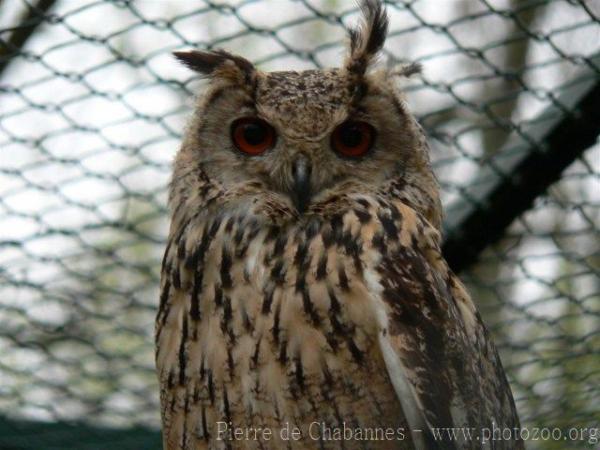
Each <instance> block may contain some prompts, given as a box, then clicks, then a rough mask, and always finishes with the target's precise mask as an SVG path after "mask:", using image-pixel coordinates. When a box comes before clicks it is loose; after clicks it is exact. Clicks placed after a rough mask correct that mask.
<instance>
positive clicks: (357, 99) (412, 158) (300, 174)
mask: <svg viewBox="0 0 600 450" xmlns="http://www.w3.org/2000/svg"><path fill="white" fill-rule="evenodd" d="M361 9H362V12H363V20H362V23H361V24H360V25H359V26H358V27H357V28H356V29H354V30H351V31H350V36H349V37H350V45H349V51H348V56H347V58H346V61H345V64H344V65H343V67H341V68H334V69H326V70H306V71H302V72H292V71H289V72H288V71H285V72H263V71H260V70H258V69H257V68H256V67H255V66H254V65H253V64H252V63H251V62H249V61H248V60H246V59H244V58H242V57H240V56H235V55H232V54H230V53H227V52H225V51H206V52H200V51H190V52H176V53H175V56H176V57H177V58H178V59H179V60H180V61H182V62H183V63H184V64H185V65H186V66H188V67H189V68H191V69H193V70H194V71H196V72H199V73H200V74H202V75H204V76H206V77H208V79H209V83H208V87H207V89H206V90H205V91H204V93H203V95H202V96H201V97H200V98H199V99H198V104H197V107H196V111H195V114H194V116H193V118H192V120H191V122H190V124H189V125H188V129H187V132H186V137H185V140H184V142H183V145H182V148H181V151H180V152H179V154H178V157H177V160H176V163H175V169H174V175H173V182H172V185H171V201H172V203H174V204H178V205H179V204H181V201H182V200H184V201H186V202H188V203H189V205H187V206H188V207H193V208H213V207H214V208H217V209H219V210H221V211H222V210H223V209H231V210H236V209H239V208H246V209H248V208H250V209H251V212H252V213H254V214H257V215H263V216H264V217H266V218H268V219H269V220H275V221H278V222H281V221H286V220H290V221H297V220H298V219H302V218H303V217H310V216H311V215H313V216H314V215H322V214H327V213H328V212H334V213H337V212H339V209H340V208H342V209H343V208H348V207H352V203H353V202H356V199H358V198H360V197H361V196H365V195H367V196H373V195H375V196H380V197H384V198H386V199H390V197H397V198H401V199H402V200H403V201H405V202H407V203H409V204H410V206H412V207H413V208H415V209H416V210H417V211H418V212H420V213H421V214H423V216H424V217H426V218H427V219H428V220H429V221H430V222H431V223H432V224H433V225H434V226H436V227H439V223H440V215H441V212H440V206H439V195H438V188H437V183H436V181H435V178H434V176H433V173H432V171H431V167H430V163H429V156H428V148H427V143H426V140H425V137H424V135H423V132H422V129H421V128H420V126H419V125H418V124H417V122H416V120H415V119H414V117H413V116H412V115H411V113H410V112H409V110H408V108H407V105H406V102H405V101H404V99H403V96H402V94H401V92H400V91H399V89H398V86H397V84H398V79H399V78H402V77H405V76H410V75H411V74H413V73H415V72H418V71H419V67H418V66H417V65H407V66H404V67H402V68H400V69H395V70H387V69H378V70H373V68H372V65H373V62H374V60H375V59H376V57H377V55H378V53H379V51H380V50H381V48H382V47H383V44H384V41H385V37H386V33H387V27H388V18H387V15H386V12H385V10H384V9H383V8H382V6H381V4H380V2H379V1H376V0H365V1H363V2H362V4H361Z"/></svg>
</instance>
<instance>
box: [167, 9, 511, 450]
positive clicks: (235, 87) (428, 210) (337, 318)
mask: <svg viewBox="0 0 600 450" xmlns="http://www.w3.org/2000/svg"><path fill="white" fill-rule="evenodd" d="M363 11H364V15H365V20H364V23H363V25H362V27H361V28H359V29H357V30H356V31H353V32H352V33H351V45H350V54H349V57H348V59H347V61H346V62H345V65H344V67H342V68H340V69H329V70H310V71H304V72H271V73H265V72H261V71H259V70H257V69H256V68H254V66H253V65H252V64H251V63H250V62H248V61H247V60H245V59H243V58H241V57H239V56H233V55H230V54H228V53H226V52H187V53H178V54H177V57H178V58H179V59H181V60H182V61H183V62H184V63H185V64H187V65H188V66H189V67H191V68H192V69H194V70H197V71H199V72H200V73H202V74H204V75H206V76H208V77H209V78H210V83H209V85H208V88H207V90H206V91H205V92H204V93H203V95H202V96H201V97H200V99H199V101H198V105H197V108H196V111H195V114H194V116H193V118H192V119H191V121H190V124H189V126H188V128H187V132H186V136H185V139H184V142H183V144H182V147H181V150H180V152H179V153H178V155H177V159H176V161H175V164H174V170H173V178H172V182H171V189H170V206H171V210H172V222H171V229H170V234H169V240H168V245H167V249H166V252H165V256H164V260H163V270H162V280H161V297H160V306H159V311H158V315H157V320H156V345H157V347H156V361H157V368H158V375H159V380H160V385H161V405H162V421H163V439H164V448H165V449H169V450H175V449H186V450H191V449H228V448H231V449H283V448H291V449H319V448H322V449H338V448H345V449H363V448H364V449H413V448H414V449H425V448H432V449H434V448H440V449H455V448H456V449H475V448H482V447H481V442H479V441H476V440H473V441H465V440H462V441H460V442H451V441H449V440H446V441H444V442H436V441H435V440H434V438H433V436H432V434H431V432H430V431H429V430H430V428H431V427H461V426H465V427H470V428H480V427H491V426H492V422H493V423H494V424H495V426H496V427H510V428H513V427H516V426H518V419H517V415H516V412H515V407H514V402H513V399H512V395H511V392H510V388H509V386H508V383H507V381H506V377H505V375H504V372H503V369H502V366H501V364H500V361H499V359H498V356H497V353H496V350H495V348H494V346H493V344H492V343H491V341H490V339H489V337H488V335H487V333H486V331H485V328H484V326H483V324H482V322H481V319H480V317H479V314H478V313H477V311H476V309H475V306H474V304H473V302H472V301H471V299H470V297H469V295H468V294H467V292H466V291H465V289H464V287H463V285H462V284H461V282H460V281H459V280H458V279H457V277H456V276H455V275H454V274H453V273H452V272H451V271H449V269H448V267H447V264H446V262H445V261H444V259H443V258H442V256H441V253H440V231H439V230H440V222H441V208H440V202H439V196H438V186H437V183H436V181H435V178H434V175H433V173H432V171H431V167H430V163H429V157H428V149H427V143H426V139H425V137H424V134H423V132H422V130H421V128H420V127H419V125H418V124H417V122H416V121H415V119H414V118H413V116H412V115H411V114H410V112H409V111H408V109H407V105H406V104H405V101H404V100H403V97H402V94H401V93H400V91H399V90H398V88H397V82H398V78H399V77H401V76H405V75H410V74H411V73H413V72H414V71H415V66H409V67H405V68H403V69H400V70H397V71H386V70H378V71H377V70H375V71H374V70H370V67H371V65H372V62H373V60H374V58H375V57H376V55H377V52H378V51H379V50H380V49H381V47H382V45H383V42H384V39H385V33H386V28H387V18H386V15H385V11H384V10H383V9H382V8H381V6H380V5H379V3H378V2H375V1H365V2H363ZM241 117H260V118H261V119H263V120H265V121H266V122H268V123H269V124H270V125H271V126H272V127H273V129H274V130H275V132H276V135H277V137H276V142H275V144H274V146H273V148H271V149H269V150H268V151H266V152H264V153H263V154H261V155H259V156H248V155H246V154H242V152H240V151H239V150H238V149H237V148H236V147H235V145H234V144H233V143H232V133H231V131H230V129H231V127H232V123H233V122H234V120H236V119H238V118H241ZM348 119H352V120H361V121H364V122H367V123H369V124H371V125H372V126H373V128H374V129H375V132H376V134H375V141H374V143H373V146H372V148H371V149H370V150H369V151H368V153H366V154H365V155H364V156H361V157H360V158H350V159H349V158H344V157H341V156H340V155H339V154H336V153H335V152H334V151H332V141H331V137H330V135H331V133H332V130H334V129H335V128H336V127H337V126H338V125H339V124H341V123H343V122H344V121H346V120H348ZM298 161H301V163H302V167H303V168H304V169H303V170H305V171H307V174H308V178H307V180H308V181H307V184H306V185H305V186H304V189H305V191H306V192H304V193H303V194H302V195H304V196H305V197H307V199H308V200H307V202H306V205H305V206H303V207H302V208H300V207H299V197H298V196H299V193H298V189H299V188H298V182H297V181H298V180H297V178H298V173H297V170H298V169H297V168H298V167H299V166H298ZM305 175H306V174H305ZM315 422H316V423H318V424H319V425H318V426H315V424H314V423H315ZM223 423H227V424H229V425H230V426H231V427H236V428H239V429H241V430H242V431H243V430H246V432H249V433H250V434H249V435H248V434H245V435H244V436H242V439H240V440H238V439H235V436H233V437H234V439H228V438H227V435H226V434H224V433H220V431H222V430H223V429H224V425H223ZM219 427H221V428H219ZM294 427H297V428H298V430H299V432H300V436H301V437H300V439H298V440H296V439H294V437H293V435H292V434H291V430H292V429H293V428H294ZM337 427H346V428H350V429H353V430H363V431H364V433H363V434H364V435H361V436H360V438H358V437H357V435H356V432H355V434H354V435H353V437H352V438H351V439H342V440H338V439H335V437H336V436H337V435H334V434H333V433H334V431H332V430H335V429H336V428H337ZM286 428H287V429H289V431H290V433H288V434H287V436H286V435H285V430H286ZM328 429H329V430H330V434H327V433H328V431H327V430H328ZM385 429H390V430H392V433H391V434H388V435H382V434H381V432H380V431H377V430H385ZM257 430H258V431H257ZM260 430H263V431H260ZM264 430H270V433H271V434H270V439H267V438H266V437H265V434H264ZM368 430H370V431H368ZM282 431H283V432H284V435H283V436H282V435H281V433H282ZM369 432H371V434H370V435H368V433H369ZM382 436H385V437H383V438H382ZM229 437H232V436H229ZM286 437H287V439H286ZM328 437H329V438H331V439H328ZM494 444H495V447H493V448H496V449H515V448H522V444H521V443H517V442H514V441H512V442H502V441H498V442H495V443H494ZM485 448H492V447H485Z"/></svg>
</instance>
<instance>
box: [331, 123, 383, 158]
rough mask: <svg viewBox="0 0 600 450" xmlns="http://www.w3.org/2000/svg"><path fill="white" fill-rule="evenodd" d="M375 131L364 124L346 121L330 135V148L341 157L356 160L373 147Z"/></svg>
mask: <svg viewBox="0 0 600 450" xmlns="http://www.w3.org/2000/svg"><path fill="white" fill-rule="evenodd" d="M374 137H375V130H374V129H373V127H372V126H371V125H369V124H368V123H366V122H359V121H352V120H348V121H346V122H344V123H342V124H341V125H339V126H338V127H337V128H336V129H335V130H334V131H333V134H332V135H331V146H332V147H333V149H334V150H335V151H336V152H337V153H339V154H340V155H342V156H346V157H349V158H358V157H360V156H363V155H364V154H365V153H367V152H368V151H369V150H370V149H371V146H372V145H373V139H374Z"/></svg>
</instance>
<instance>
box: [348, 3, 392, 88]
mask: <svg viewBox="0 0 600 450" xmlns="http://www.w3.org/2000/svg"><path fill="white" fill-rule="evenodd" d="M360 9H361V11H362V14H363V20H362V23H361V24H360V25H359V26H358V28H354V29H351V30H350V31H349V35H350V55H349V58H348V61H347V62H346V69H347V70H348V71H349V72H353V73H355V74H356V75H358V76H362V75H363V74H364V73H365V72H366V70H367V68H368V66H369V64H370V63H371V61H372V60H373V59H374V58H375V57H376V56H377V54H378V53H379V51H380V50H381V49H382V48H383V44H384V43H385V38H386V36H387V30H388V16H387V13H386V11H385V8H384V7H383V5H382V3H381V1H380V0H362V2H361V4H360Z"/></svg>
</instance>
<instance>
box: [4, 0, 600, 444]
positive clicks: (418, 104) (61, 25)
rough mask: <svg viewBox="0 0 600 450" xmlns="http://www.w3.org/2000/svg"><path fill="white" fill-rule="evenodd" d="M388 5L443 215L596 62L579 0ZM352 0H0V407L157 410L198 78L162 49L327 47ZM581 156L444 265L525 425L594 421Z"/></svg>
mask: <svg viewBox="0 0 600 450" xmlns="http://www.w3.org/2000/svg"><path fill="white" fill-rule="evenodd" d="M387 6H388V11H389V14H390V22H391V29H390V34H389V38H388V41H387V43H386V47H385V52H384V55H383V57H382V61H381V64H393V63H397V62H400V61H404V60H411V61H419V62H421V63H422V64H423V66H424V74H423V75H422V76H420V77H417V78H415V79H414V80H411V81H408V82H406V83H405V84H406V87H405V89H406V92H407V96H408V100H409V103H410V104H411V105H412V107H413V110H414V111H415V112H416V113H417V115H418V116H419V118H420V119H421V121H422V123H423V124H424V126H425V128H426V129H427V131H428V132H429V134H430V138H431V139H430V140H431V145H432V157H433V160H434V163H435V168H436V172H437V175H438V177H439V179H440V181H441V184H442V188H443V200H444V204H445V206H446V207H447V211H448V214H449V215H451V214H452V211H453V205H456V204H459V203H460V202H461V201H462V202H464V201H465V198H467V197H468V196H466V194H465V192H466V190H467V188H468V187H469V186H470V185H472V183H473V182H474V180H475V179H476V176H477V174H478V173H479V172H480V171H481V170H482V167H485V166H486V164H488V163H489V161H490V158H491V157H492V156H494V155H495V154H497V153H498V152H500V151H501V149H502V148H503V147H504V145H505V144H506V143H507V142H508V141H509V136H510V135H511V133H512V134H514V133H515V132H520V131H522V130H523V129H524V127H525V126H526V125H527V124H528V123H530V122H531V121H534V120H535V119H536V117H538V115H539V114H540V113H541V112H542V111H544V110H545V109H546V108H547V107H549V106H558V107H560V106H561V105H560V102H559V100H557V98H558V97H557V95H555V94H556V93H557V92H558V91H560V90H561V88H562V87H563V86H565V85H568V84H569V82H570V81H571V80H573V79H574V77H575V76H576V75H577V74H578V73H580V71H581V70H586V71H587V73H592V75H593V76H594V77H596V79H598V78H599V74H600V69H599V67H598V65H597V63H594V61H597V59H596V60H594V59H593V58H594V57H595V56H597V55H598V54H599V52H600V20H599V18H598V16H599V14H600V3H599V2H597V1H595V0H592V1H589V2H578V1H562V0H557V1H533V0H529V1H517V0H512V1H511V0H504V1H493V2H491V1H486V0H480V1H475V0H472V1H461V2H458V1H457V2H450V1H436V0H423V1H407V2H388V4H387ZM28 14H29V16H28ZM356 18H357V9H356V7H355V5H354V2H350V1H342V0H302V1H298V0H296V1H294V0H278V1H256V0H245V1H228V2H225V1H209V0H205V1H204V2H183V1H165V2H156V1H148V0H143V1H140V2H128V1H113V2H107V1H87V0H77V1H58V2H53V1H50V0H41V1H38V2H34V1H33V0H31V1H30V2H29V3H25V2H17V1H9V2H0V149H1V150H0V324H1V325H0V416H8V417H11V418H15V419H19V420H22V419H28V420H44V421H69V420H85V421H88V422H93V423H94V424H102V425H105V426H109V427H128V426H133V425H142V426H148V427H151V428H156V427H158V406H157V404H158V395H157V385H156V380H155V375H154V369H153V344H152V342H153V339H152V334H153V319H154V311H155V306H156V303H157V298H158V279H159V264H160V259H161V256H162V254H161V253H162V251H163V247H164V241H165V236H166V227H167V213H166V185H167V182H168V177H169V170H170V161H171V159H172V158H173V155H174V153H175V151H176V150H177V148H178V143H179V138H180V135H181V131H182V128H183V126H184V122H185V118H186V116H187V115H188V114H189V112H190V106H191V100H190V99H191V94H192V93H193V92H195V91H196V90H197V89H198V88H200V87H201V83H200V82H198V81H197V79H196V78H194V77H193V74H191V73H190V72H189V71H187V70H186V69H184V68H183V67H180V66H178V65H177V64H176V63H175V61H174V60H173V58H172V57H171V56H170V52H171V51H173V50H176V49H181V48H186V47H192V46H193V47H198V48H218V47H222V48H226V49H228V50H230V51H233V52H235V53H239V54H242V55H244V56H246V57H248V58H249V59H251V60H252V61H254V62H256V63H257V64H258V65H259V66H260V67H261V68H263V69H267V70H276V69H287V70H290V69H294V70H301V69H304V68H311V67H315V66H322V67H323V66H331V65H339V64H340V62H341V61H342V59H343V55H344V38H345V28H347V27H348V26H349V25H352V24H353V23H354V22H355V20H356ZM596 120H600V119H599V118H596ZM599 162H600V146H599V145H598V144H596V145H593V146H591V147H590V148H589V149H587V150H585V152H584V153H583V154H582V156H581V158H580V159H578V160H577V161H576V162H574V163H573V164H571V165H570V166H569V167H568V169H567V170H566V171H565V172H564V173H563V174H562V177H561V179H560V180H556V182H555V183H554V184H553V185H552V187H551V188H550V190H549V191H548V193H547V194H545V195H543V196H541V197H539V198H538V199H537V200H536V201H535V203H534V205H533V206H532V207H531V209H530V210H529V211H527V212H526V213H524V214H523V215H522V216H521V217H519V218H518V219H517V220H515V221H514V223H513V224H512V225H511V226H510V227H509V228H508V229H507V230H506V232H505V235H504V237H503V238H502V239H501V240H500V241H499V242H497V243H496V244H494V245H492V246H491V247H489V248H487V249H486V250H485V251H484V252H483V254H482V255H481V257H480V259H479V261H478V262H477V263H476V264H475V265H473V266H471V267H470V268H469V270H468V271H466V272H465V273H464V277H465V278H466V281H467V282H468V285H469V287H470V289H471V291H472V293H473V296H474V298H475V300H476V302H477V303H478V305H479V307H480V309H481V311H482V314H483V316H484V317H485V319H486V320H487V322H488V323H489V325H490V328H491V329H492V331H493V333H494V335H495V338H496V341H497V344H498V346H499V347H500V349H501V352H502V357H503V361H504V364H505V366H506V368H507V370H508V373H509V377H510V380H511V383H512V388H513V390H514V393H515V397H516V399H517V406H518V409H519V411H520V413H521V416H522V421H523V425H524V426H545V427H553V426H557V427H571V426H577V427H585V426H587V427H591V426H598V423H599V422H600V406H599V405H600V357H599V356H598V355H599V354H600V282H599V281H598V280H599V278H598V272H599V270H600V252H599V251H598V250H599V244H598V243H599V242H600V239H599V236H598V234H599V233H598V223H599V219H600V167H599V166H600V164H599ZM523 186H525V188H526V187H527V184H526V183H525V184H524V185H523ZM492 206H493V205H492ZM485 226H486V224H485V223H482V224H481V227H482V228H483V229H484V228H485ZM572 443H573V446H577V445H582V446H583V447H582V448H590V447H589V445H590V443H589V441H585V440H584V441H578V442H572ZM558 444H563V443H562V442H558V443H557V442H555V441H538V442H530V443H528V448H548V449H551V448H552V449H553V448H564V447H562V446H561V445H558ZM19 448H21V447H19Z"/></svg>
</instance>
